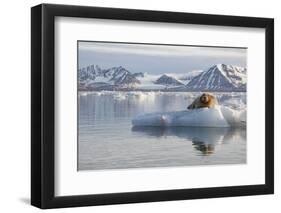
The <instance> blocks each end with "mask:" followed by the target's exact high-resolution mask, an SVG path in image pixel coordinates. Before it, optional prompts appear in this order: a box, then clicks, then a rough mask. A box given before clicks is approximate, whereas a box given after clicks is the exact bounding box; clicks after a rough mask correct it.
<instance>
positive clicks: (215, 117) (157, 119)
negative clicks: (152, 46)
mask: <svg viewBox="0 0 281 213" xmlns="http://www.w3.org/2000/svg"><path fill="white" fill-rule="evenodd" d="M132 124H133V126H194V127H232V126H245V124H246V111H245V110H234V109H231V108H229V107H226V106H217V107H215V108H200V109H193V110H184V111H175V112H163V113H149V114H144V115H139V116H137V117H135V118H134V119H133V120H132Z"/></svg>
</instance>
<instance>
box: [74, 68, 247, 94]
mask: <svg viewBox="0 0 281 213" xmlns="http://www.w3.org/2000/svg"><path fill="white" fill-rule="evenodd" d="M78 75H79V89H80V90H116V89H117V90H118V89H122V90H131V89H138V90H171V91H224V92H231V91H242V92H244V91H246V68H242V67H237V66H232V65H225V64H217V65H214V66H212V67H211V68H209V69H208V70H206V71H202V70H193V71H188V72H186V73H167V74H163V75H152V74H148V73H142V72H139V73H132V72H130V71H129V70H127V69H125V68H124V67H122V66H119V67H112V68H109V69H102V68H100V67H99V66H98V65H90V66H87V67H85V68H81V69H79V73H78Z"/></svg>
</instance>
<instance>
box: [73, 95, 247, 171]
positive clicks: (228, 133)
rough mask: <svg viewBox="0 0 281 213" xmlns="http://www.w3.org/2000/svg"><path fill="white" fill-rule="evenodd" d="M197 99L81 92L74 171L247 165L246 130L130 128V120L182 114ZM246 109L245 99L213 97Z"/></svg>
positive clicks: (234, 106)
mask: <svg viewBox="0 0 281 213" xmlns="http://www.w3.org/2000/svg"><path fill="white" fill-rule="evenodd" d="M197 96H198V93H197V94H196V93H183V92H178V93H153V92H147V93H142V92H131V93H130V92H129V93H126V92H91V93H90V92H88V93H87V92H80V93H79V127H78V128H79V139H78V170H94V169H125V168H145V167H168V166H192V165H214V164H242V163H246V129H242V128H239V129H237V128H236V129H233V128H202V127H201V128H195V127H173V128H156V127H154V128H152V127H146V128H133V127H132V124H131V120H132V118H133V117H134V116H136V115H138V114H141V113H146V112H164V111H176V110H183V109H185V108H186V107H187V105H188V104H189V103H191V102H192V100H194V98H195V97H197ZM216 96H217V97H218V99H219V102H220V104H224V105H228V106H231V107H233V108H236V109H239V108H245V107H246V94H245V93H228V94H227V93H225V94H223V93H218V94H216Z"/></svg>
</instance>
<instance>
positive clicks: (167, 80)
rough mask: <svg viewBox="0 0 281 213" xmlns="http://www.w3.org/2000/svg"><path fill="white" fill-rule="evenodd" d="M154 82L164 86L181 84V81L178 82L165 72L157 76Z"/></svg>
mask: <svg viewBox="0 0 281 213" xmlns="http://www.w3.org/2000/svg"><path fill="white" fill-rule="evenodd" d="M155 84H161V85H165V86H181V85H183V83H182V82H180V81H179V80H177V79H176V78H175V77H173V76H169V75H167V74H164V75H162V76H161V77H160V78H158V79H157V80H156V81H155Z"/></svg>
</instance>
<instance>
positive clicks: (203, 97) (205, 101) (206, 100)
mask: <svg viewBox="0 0 281 213" xmlns="http://www.w3.org/2000/svg"><path fill="white" fill-rule="evenodd" d="M209 96H210V95H209V94H206V93H203V95H201V97H200V101H201V103H202V104H208V103H209V101H210V97H209Z"/></svg>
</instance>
